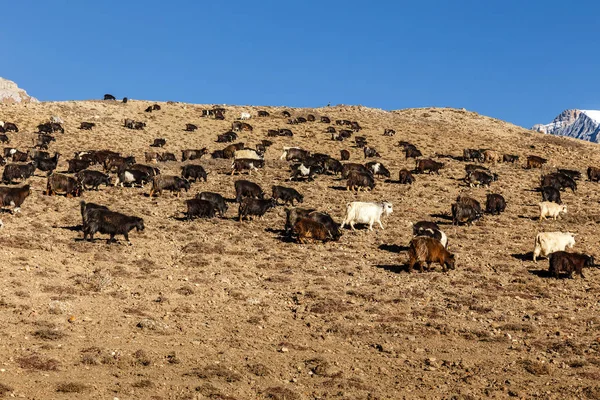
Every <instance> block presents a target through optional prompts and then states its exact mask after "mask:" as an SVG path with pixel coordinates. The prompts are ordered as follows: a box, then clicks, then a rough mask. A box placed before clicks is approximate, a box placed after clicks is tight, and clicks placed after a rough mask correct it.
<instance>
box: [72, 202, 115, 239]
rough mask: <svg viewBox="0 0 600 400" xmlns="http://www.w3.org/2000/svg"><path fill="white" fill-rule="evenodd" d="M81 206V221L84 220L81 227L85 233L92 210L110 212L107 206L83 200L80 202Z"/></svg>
mask: <svg viewBox="0 0 600 400" xmlns="http://www.w3.org/2000/svg"><path fill="white" fill-rule="evenodd" d="M79 206H80V209H81V219H82V225H81V226H82V227H83V231H84V232H85V229H86V226H87V222H88V219H89V214H90V212H91V211H92V210H108V207H106V206H103V205H101V204H96V203H86V202H85V201H83V200H81V201H80V202H79Z"/></svg>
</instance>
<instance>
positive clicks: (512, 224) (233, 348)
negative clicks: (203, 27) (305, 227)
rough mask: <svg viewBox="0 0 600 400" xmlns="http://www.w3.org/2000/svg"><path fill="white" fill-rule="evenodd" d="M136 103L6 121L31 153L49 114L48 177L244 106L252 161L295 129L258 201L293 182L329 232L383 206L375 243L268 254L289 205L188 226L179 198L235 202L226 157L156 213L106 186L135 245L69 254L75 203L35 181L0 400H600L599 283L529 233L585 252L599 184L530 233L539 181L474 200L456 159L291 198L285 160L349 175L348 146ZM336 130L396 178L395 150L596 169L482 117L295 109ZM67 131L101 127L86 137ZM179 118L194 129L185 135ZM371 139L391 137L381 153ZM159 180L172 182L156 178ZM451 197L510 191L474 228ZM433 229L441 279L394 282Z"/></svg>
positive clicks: (186, 108) (15, 234)
mask: <svg viewBox="0 0 600 400" xmlns="http://www.w3.org/2000/svg"><path fill="white" fill-rule="evenodd" d="M149 104H152V103H149V102H137V101H131V102H130V103H128V104H121V103H113V102H99V101H87V102H64V103H42V104H29V105H14V106H4V107H1V108H0V119H1V120H3V121H12V122H15V123H17V124H18V125H19V127H20V128H21V132H19V133H18V134H14V133H13V134H9V136H10V137H11V138H12V140H13V142H12V143H11V145H12V146H15V147H18V148H21V149H23V148H26V147H30V146H31V140H32V138H34V137H35V134H34V133H33V132H34V130H35V126H37V124H38V123H40V122H43V121H44V120H47V119H48V118H49V117H50V116H51V115H59V116H61V117H62V118H63V119H64V120H65V121H66V123H65V128H66V133H65V134H64V135H61V134H57V137H58V140H57V142H56V143H53V144H52V146H51V150H56V151H59V152H61V153H62V154H63V157H62V160H61V163H60V165H59V171H64V170H66V159H67V158H70V156H71V155H72V153H73V152H74V151H76V150H86V149H104V148H107V149H112V150H117V151H121V152H123V153H125V154H133V155H135V156H136V157H137V158H138V160H142V161H143V153H144V151H151V150H152V148H150V147H148V145H149V144H150V143H151V142H152V140H153V139H154V138H155V137H165V138H166V139H167V146H166V147H165V148H164V151H173V152H175V153H176V154H177V155H178V158H179V157H180V150H181V149H185V148H200V147H203V146H207V147H208V148H209V149H210V150H214V149H219V148H222V147H224V145H222V144H217V143H215V142H214V140H215V139H216V135H217V134H219V133H223V132H225V131H226V130H228V128H229V126H230V124H231V122H232V121H233V119H234V118H235V117H237V116H239V114H240V112H241V111H250V112H252V113H253V115H256V111H257V110H258V109H265V110H268V111H269V112H271V113H272V114H273V115H274V116H272V117H269V118H261V119H259V118H253V119H252V120H250V121H249V122H250V123H251V124H252V125H253V126H254V127H255V130H254V132H253V133H242V134H241V140H242V141H244V142H246V143H249V144H251V145H254V144H255V143H257V142H258V141H259V140H260V139H262V138H265V136H266V131H267V129H269V128H281V127H290V128H291V129H292V130H293V132H294V134H295V135H294V137H293V138H276V139H274V142H275V144H274V145H273V146H272V147H271V148H270V149H269V151H268V152H267V156H266V159H267V163H266V164H267V165H266V168H265V169H264V170H262V171H260V173H258V174H256V175H253V176H252V177H251V178H250V179H251V180H253V181H256V182H258V183H259V184H261V185H262V186H263V188H265V189H266V191H267V192H270V186H271V185H273V184H284V185H289V186H291V187H295V188H297V189H298V190H299V191H300V192H302V193H303V194H304V195H305V203H304V205H305V206H309V207H315V208H318V209H320V210H323V211H327V212H329V213H331V214H332V215H333V216H334V218H335V219H336V220H338V221H340V222H341V220H342V218H343V215H344V212H345V204H346V203H347V202H349V201H353V200H366V201H379V200H387V201H391V202H392V203H393V205H394V213H393V214H392V215H391V216H390V217H389V218H387V219H386V220H384V225H385V227H386V229H385V230H381V229H378V228H376V229H375V231H374V232H369V231H368V230H360V231H357V232H356V233H354V232H351V231H350V230H347V231H345V232H344V235H343V236H342V238H341V240H340V241H339V242H332V243H327V244H314V245H298V244H295V243H288V242H285V241H283V240H281V238H280V236H279V233H278V232H279V230H281V229H282V228H283V225H284V219H285V212H284V209H283V207H278V208H277V209H276V210H275V211H272V212H269V213H268V214H267V215H266V216H265V218H264V219H262V220H256V221H251V222H243V223H239V222H237V221H235V220H234V219H233V217H234V216H235V215H236V214H237V207H235V205H234V204H233V203H231V204H230V208H229V211H228V214H227V218H226V219H218V218H216V219H213V220H196V221H194V222H185V221H180V220H178V218H181V217H182V216H183V215H182V212H183V211H184V205H183V199H185V198H191V197H193V196H194V194H195V193H196V192H198V191H204V190H210V191H216V192H220V193H222V194H224V195H225V196H226V197H227V198H232V197H234V189H233V182H234V181H235V180H236V179H239V178H238V177H231V176H229V175H227V174H225V172H227V171H229V165H230V162H229V161H224V160H216V161H215V160H210V159H203V160H201V161H200V163H201V164H202V165H203V166H204V167H205V168H206V169H207V170H208V171H209V179H208V182H207V183H197V184H194V185H193V186H192V190H191V191H190V192H188V193H186V194H185V195H184V196H182V198H176V197H175V196H173V195H171V194H168V193H167V194H164V195H163V196H162V197H159V198H149V197H147V193H148V192H149V187H146V188H144V189H139V188H116V187H111V188H104V187H102V188H101V190H100V191H99V192H85V193H84V195H83V199H84V200H86V201H92V202H97V203H102V204H106V205H108V206H110V207H111V208H112V209H114V210H117V211H122V212H125V213H127V214H133V215H138V216H142V217H143V218H144V220H145V225H146V230H145V231H144V232H142V233H137V232H133V233H132V234H131V240H132V242H133V244H134V245H133V246H132V247H130V246H127V245H126V244H125V243H124V241H123V240H122V238H121V241H120V244H115V245H107V244H106V240H105V239H106V237H105V236H103V235H99V237H100V238H101V239H100V240H97V241H96V242H95V243H88V242H83V241H81V240H80V239H81V238H82V233H81V232H80V231H78V230H77V228H78V225H80V223H81V217H80V213H79V200H80V199H67V198H64V197H56V196H54V197H48V196H44V195H43V194H42V191H43V189H44V188H45V182H46V179H45V177H43V176H41V174H40V173H39V172H38V176H36V177H34V178H32V179H31V184H32V185H33V187H34V189H35V190H34V192H33V194H32V196H31V197H30V198H29V199H27V200H26V202H25V204H24V205H23V207H22V213H21V214H16V215H11V214H10V213H3V214H2V216H1V217H2V220H3V221H4V228H3V229H2V230H1V231H0V252H1V254H2V264H1V265H2V268H0V280H1V282H2V283H3V284H2V289H1V295H0V296H1V297H0V318H1V321H2V328H1V330H0V344H1V346H2V347H1V349H2V351H1V355H0V359H1V366H0V367H1V369H0V384H1V385H0V395H3V396H4V397H9V396H10V395H15V396H17V397H22V398H30V399H33V398H35V399H62V398H94V399H96V398H97V399H112V398H114V397H118V398H119V399H134V398H139V399H196V398H198V399H204V398H210V399H278V400H284V399H285V400H296V399H298V400H300V399H325V398H328V399H329V398H339V399H401V398H406V399H412V398H431V399H434V398H435V399H437V398H448V399H450V398H455V399H476V398H483V397H485V398H506V397H508V396H514V397H520V398H544V399H546V398H549V399H565V398H590V399H594V398H600V383H598V379H600V369H599V366H600V354H598V351H599V345H600V331H599V327H600V317H599V315H598V293H599V288H600V285H599V284H598V282H599V280H600V273H599V272H598V270H596V269H592V270H586V271H585V273H586V279H585V280H583V279H581V278H579V277H576V278H575V279H572V280H569V279H560V280H555V279H551V278H547V277H546V276H545V275H544V273H543V271H544V270H546V269H547V261H546V260H542V261H540V262H538V263H537V264H535V263H533V262H532V261H531V258H530V256H529V255H528V254H527V253H529V252H530V251H531V250H532V248H533V239H534V237H535V234H536V233H537V232H539V231H554V230H563V231H564V230H568V231H571V232H577V233H578V234H579V235H578V236H577V245H576V247H575V250H576V251H582V252H587V253H591V254H594V255H596V256H598V257H600V254H599V253H598V252H597V244H598V243H597V232H598V231H597V222H598V220H599V219H600V213H599V212H598V209H599V205H598V193H599V188H600V187H599V186H598V184H595V183H590V182H587V181H580V184H579V190H578V191H577V192H576V193H575V194H572V193H570V192H566V193H563V200H564V202H565V203H566V204H567V205H568V207H569V214H567V216H566V217H565V218H563V219H561V220H558V221H546V222H543V223H540V222H538V221H537V220H534V218H533V217H535V216H536V214H537V207H536V204H537V203H538V201H539V200H540V196H539V193H536V192H533V191H531V189H533V188H534V187H535V186H536V184H537V183H538V180H539V176H540V171H539V170H525V169H523V168H522V167H521V166H520V165H507V164H499V165H495V166H492V168H493V170H494V171H495V172H497V173H498V174H499V176H500V179H499V180H498V181H497V182H494V183H493V184H492V186H491V188H489V189H486V188H478V189H469V188H466V187H464V185H463V184H462V182H461V181H460V179H461V178H462V177H463V176H464V172H463V171H464V170H463V168H464V163H462V162H460V161H456V160H452V159H444V162H446V168H445V169H444V170H442V172H441V175H439V176H436V175H432V176H424V175H419V176H417V182H416V183H415V184H414V185H413V186H412V187H409V186H402V185H398V184H394V183H389V182H387V183H386V182H384V181H383V180H381V179H379V180H378V182H377V187H376V188H375V190H374V191H373V192H370V193H359V194H353V193H349V192H346V191H344V190H338V189H336V188H337V187H340V186H344V182H343V181H339V180H337V179H336V178H334V177H330V176H319V177H318V178H317V180H316V181H315V182H313V183H301V182H300V183H298V182H287V181H286V179H287V178H288V176H289V172H288V167H287V163H286V162H284V161H280V160H279V156H280V154H281V149H282V147H283V146H288V145H298V146H302V147H304V148H307V149H309V150H312V151H320V152H327V153H329V154H331V155H332V156H334V157H339V151H340V149H342V148H346V149H349V150H350V152H351V154H352V157H351V161H354V162H363V157H362V152H361V151H360V149H356V148H353V147H352V144H351V142H334V141H331V140H329V135H328V134H325V133H324V130H325V127H326V126H327V125H326V124H323V123H320V122H313V123H307V124H301V125H297V126H287V124H286V120H285V119H283V118H282V117H280V111H281V110H282V109H281V108H270V107H264V108H258V107H226V108H227V110H228V111H227V114H226V121H215V120H213V119H207V118H200V109H201V108H203V107H202V106H198V105H189V104H187V105H186V104H165V103H161V106H162V110H161V111H158V112H154V113H151V114H148V113H144V112H143V110H144V109H145V108H146V107H147V106H148V105H149ZM292 112H293V113H294V114H295V115H298V116H300V115H304V116H305V115H306V114H307V113H309V112H313V113H315V114H316V115H317V116H320V115H328V116H330V117H331V118H332V120H335V119H337V118H347V119H350V120H356V121H358V122H360V124H361V125H362V126H363V127H364V128H365V129H364V131H363V132H361V133H362V134H364V135H365V136H367V137H368V140H369V143H370V144H371V145H373V146H374V147H376V148H377V149H378V150H379V152H380V153H381V155H382V161H383V163H384V164H385V165H386V166H387V167H388V168H389V169H390V170H391V171H392V174H393V178H394V179H396V178H397V173H398V170H399V169H400V168H402V167H408V168H409V169H412V167H413V165H414V162H413V161H412V160H409V161H405V160H404V156H403V154H402V153H401V151H400V149H399V148H398V147H396V146H395V144H396V143H397V142H398V141H399V140H408V141H411V142H413V143H415V144H416V145H417V146H418V147H419V148H421V150H422V151H423V153H424V154H425V155H426V156H433V155H434V154H435V153H443V154H451V155H455V156H458V155H461V154H462V149H463V148H466V147H474V148H482V147H485V148H494V149H497V150H499V151H502V152H507V153H516V154H519V155H521V157H522V158H524V157H525V156H526V155H528V154H536V155H541V156H544V157H547V158H549V160H550V162H549V165H548V166H547V167H546V168H545V171H549V170H551V169H552V166H562V167H567V168H576V169H579V170H581V171H582V172H584V171H585V168H586V167H587V166H588V165H600V161H599V157H598V154H597V145H594V144H590V143H584V142H579V141H575V140H570V139H562V138H555V137H549V136H544V135H542V134H537V133H533V132H531V131H527V130H524V129H522V128H519V127H516V126H514V125H510V124H507V123H504V122H502V121H499V120H495V119H492V118H488V117H483V116H480V115H477V114H476V113H472V112H467V111H461V110H453V109H412V110H403V111H395V112H384V111H381V110H374V109H366V108H363V107H331V108H323V109H314V110H308V109H306V110H292ZM124 118H133V119H136V120H142V121H146V122H147V124H148V127H147V129H146V130H144V131H132V130H128V129H126V128H124V127H122V121H123V119H124ZM81 121H92V122H96V123H97V125H98V126H97V128H96V129H94V130H93V131H91V132H88V131H80V130H79V129H77V128H78V127H79V124H80V122H81ZM187 122H190V123H195V124H197V125H198V126H199V130H198V131H197V132H195V133H188V132H184V131H183V127H184V124H185V123H187ZM384 128H393V129H395V130H396V132H397V135H396V136H395V137H384V136H383V135H382V133H383V130H384ZM160 167H161V168H162V170H163V173H174V174H178V173H179V167H180V163H165V164H161V165H160ZM461 192H468V193H470V194H471V195H472V196H474V197H475V198H477V199H479V200H480V201H482V202H483V201H485V194H486V193H488V192H495V193H501V194H503V195H504V196H505V197H506V199H507V201H508V208H507V211H506V212H505V213H504V214H503V215H501V216H496V217H491V216H486V217H485V218H484V220H483V221H481V222H479V223H477V224H475V225H474V226H460V227H456V226H452V225H450V224H449V220H448V217H447V216H448V215H449V211H450V205H451V203H452V202H453V200H454V199H455V197H456V196H457V195H458V194H459V193H461ZM422 219H429V220H433V221H438V222H439V223H441V224H443V229H444V230H445V232H446V234H447V235H448V238H449V249H450V251H452V252H454V253H455V254H456V255H457V260H458V262H457V268H456V270H454V271H451V272H449V273H442V272H441V271H440V269H439V268H437V269H436V271H434V272H427V273H422V274H420V273H413V274H408V273H407V272H406V267H405V263H406V261H407V255H406V251H405V246H407V244H408V243H409V241H410V238H411V227H410V223H411V222H414V221H417V220H422Z"/></svg>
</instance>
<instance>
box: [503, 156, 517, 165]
mask: <svg viewBox="0 0 600 400" xmlns="http://www.w3.org/2000/svg"><path fill="white" fill-rule="evenodd" d="M502 161H504V162H506V163H513V164H514V163H516V162H517V161H519V156H517V155H513V154H504V155H503V156H502Z"/></svg>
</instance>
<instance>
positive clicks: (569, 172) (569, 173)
mask: <svg viewBox="0 0 600 400" xmlns="http://www.w3.org/2000/svg"><path fill="white" fill-rule="evenodd" d="M558 172H560V173H561V174H564V175H566V176H568V177H569V178H571V179H573V180H574V181H578V180H579V179H581V172H579V171H575V170H572V169H564V168H559V169H558Z"/></svg>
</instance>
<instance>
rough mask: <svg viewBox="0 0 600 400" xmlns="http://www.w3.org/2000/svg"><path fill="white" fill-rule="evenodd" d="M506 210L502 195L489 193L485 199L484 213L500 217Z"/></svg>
mask: <svg viewBox="0 0 600 400" xmlns="http://www.w3.org/2000/svg"><path fill="white" fill-rule="evenodd" d="M505 209H506V200H504V197H502V195H500V194H497V193H490V194H488V195H487V197H486V201H485V212H486V213H488V214H492V215H496V214H497V215H500V213H503V212H504V210H505Z"/></svg>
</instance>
